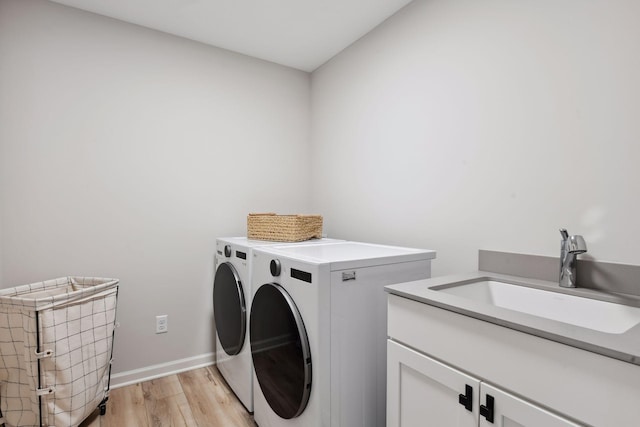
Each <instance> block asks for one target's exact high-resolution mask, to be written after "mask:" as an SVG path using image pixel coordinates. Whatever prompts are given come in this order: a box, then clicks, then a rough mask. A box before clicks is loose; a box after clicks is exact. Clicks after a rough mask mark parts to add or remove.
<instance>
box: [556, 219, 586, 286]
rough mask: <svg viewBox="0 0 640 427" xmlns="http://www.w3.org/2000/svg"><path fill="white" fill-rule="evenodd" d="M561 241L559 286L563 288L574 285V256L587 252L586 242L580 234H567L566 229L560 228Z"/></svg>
mask: <svg viewBox="0 0 640 427" xmlns="http://www.w3.org/2000/svg"><path fill="white" fill-rule="evenodd" d="M560 234H561V235H562V243H561V244H560V286H562V287H563V288H575V287H576V257H577V255H578V254H583V253H585V252H587V244H586V243H585V241H584V238H583V237H582V236H580V235H577V234H576V235H574V236H569V233H567V230H566V229H564V228H561V229H560Z"/></svg>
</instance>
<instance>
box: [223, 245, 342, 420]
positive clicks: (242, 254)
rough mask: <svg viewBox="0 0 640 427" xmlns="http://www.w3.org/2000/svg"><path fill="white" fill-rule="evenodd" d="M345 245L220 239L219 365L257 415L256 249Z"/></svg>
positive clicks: (232, 385)
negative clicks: (252, 335) (252, 330)
mask: <svg viewBox="0 0 640 427" xmlns="http://www.w3.org/2000/svg"><path fill="white" fill-rule="evenodd" d="M341 241H343V240H337V239H314V240H309V241H306V242H301V243H294V244H292V243H284V242H271V241H264V240H249V239H247V238H246V237H224V238H219V239H216V256H215V278H214V281H213V306H214V319H215V325H216V328H215V329H216V365H217V366H218V369H219V370H220V373H221V374H222V376H223V377H224V378H225V380H226V381H227V383H228V384H229V386H230V387H231V389H232V390H233V392H234V393H235V394H236V396H238V399H240V401H241V402H242V404H243V405H244V406H245V408H247V410H248V411H249V412H253V380H252V371H253V367H252V362H251V349H250V347H249V328H248V320H249V310H250V308H251V259H252V256H251V255H252V249H253V248H256V247H262V246H271V245H293V246H295V245H297V244H305V245H316V244H325V243H335V242H341Z"/></svg>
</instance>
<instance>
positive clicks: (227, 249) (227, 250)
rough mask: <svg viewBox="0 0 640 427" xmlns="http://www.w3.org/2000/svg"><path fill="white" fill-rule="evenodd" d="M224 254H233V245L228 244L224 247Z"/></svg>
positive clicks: (228, 255)
mask: <svg viewBox="0 0 640 427" xmlns="http://www.w3.org/2000/svg"><path fill="white" fill-rule="evenodd" d="M224 256H226V257H230V256H231V245H227V246H225V247H224Z"/></svg>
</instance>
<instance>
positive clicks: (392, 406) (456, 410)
mask: <svg viewBox="0 0 640 427" xmlns="http://www.w3.org/2000/svg"><path fill="white" fill-rule="evenodd" d="M387 350H388V352H387V364H388V369H387V375H388V380H387V381H388V382H387V387H388V388H387V390H388V392H387V427H418V426H420V427H424V426H434V427H440V426H447V427H476V426H478V425H479V426H481V427H484V426H487V427H489V426H500V427H538V426H544V427H576V426H578V424H575V423H573V422H571V421H569V420H567V419H565V418H562V417H560V416H558V415H555V414H553V413H551V412H549V411H547V410H545V409H543V408H541V407H539V406H536V405H534V404H532V403H530V402H527V401H526V400H523V399H520V398H518V397H516V396H513V395H512V394H509V393H507V392H505V391H503V390H500V389H499V388H496V387H493V386H491V385H489V384H487V383H485V382H482V381H480V380H479V379H477V378H475V377H473V376H470V375H467V374H465V373H464V372H461V371H459V370H457V369H455V368H453V367H451V366H448V365H447V364H445V363H442V362H439V361H437V360H434V359H432V358H431V357H428V356H426V355H424V354H422V353H419V352H417V351H415V350H412V349H410V348H408V347H405V346H403V345H401V344H398V343H396V342H394V341H391V340H389V341H388V343H387Z"/></svg>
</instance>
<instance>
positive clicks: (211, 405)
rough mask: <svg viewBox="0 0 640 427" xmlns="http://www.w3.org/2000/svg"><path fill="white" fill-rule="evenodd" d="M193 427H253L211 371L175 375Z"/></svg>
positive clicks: (238, 403) (201, 369)
mask: <svg viewBox="0 0 640 427" xmlns="http://www.w3.org/2000/svg"><path fill="white" fill-rule="evenodd" d="M178 378H179V379H180V384H182V390H183V391H184V394H185V395H186V397H187V399H188V401H189V404H190V406H191V410H192V412H193V416H194V418H195V421H196V423H197V425H199V426H211V427H227V426H233V427H254V426H256V424H255V422H254V421H253V417H251V415H249V413H248V412H247V411H246V409H245V408H244V407H243V406H242V404H241V403H240V402H239V401H238V400H237V398H236V397H235V395H233V393H232V392H231V391H230V390H229V389H228V386H226V384H225V383H224V382H223V381H222V378H221V377H220V374H219V372H218V370H217V368H215V367H207V368H200V369H195V370H193V371H187V372H183V373H181V374H178Z"/></svg>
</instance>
